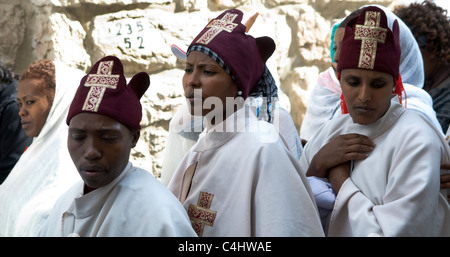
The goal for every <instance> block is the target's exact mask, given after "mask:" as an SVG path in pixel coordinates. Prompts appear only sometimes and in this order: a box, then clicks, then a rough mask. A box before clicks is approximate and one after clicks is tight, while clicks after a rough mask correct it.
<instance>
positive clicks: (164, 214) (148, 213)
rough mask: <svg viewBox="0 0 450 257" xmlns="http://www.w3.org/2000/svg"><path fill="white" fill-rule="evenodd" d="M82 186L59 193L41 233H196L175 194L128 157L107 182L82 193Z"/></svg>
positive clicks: (174, 234)
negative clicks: (121, 170) (124, 166)
mask: <svg viewBox="0 0 450 257" xmlns="http://www.w3.org/2000/svg"><path fill="white" fill-rule="evenodd" d="M83 187H84V183H83V182H82V181H80V183H77V184H75V185H74V186H73V187H72V188H71V189H70V190H69V191H67V192H66V193H65V194H64V195H63V196H61V198H60V199H58V201H57V202H56V204H55V206H54V208H53V210H52V211H51V213H50V217H49V219H48V220H47V223H46V224H45V226H44V228H43V230H42V231H41V233H40V236H81V237H88V236H89V237H95V236H97V237H105V236H108V237H114V236H118V237H130V236H196V234H195V232H194V230H193V229H192V227H191V224H190V221H189V218H188V216H187V214H186V211H185V210H184V208H183V206H182V205H181V204H180V202H179V201H178V200H177V199H176V198H175V197H174V196H173V194H172V193H171V192H170V191H169V190H167V188H165V187H164V185H162V184H161V183H160V182H159V181H157V180H156V179H155V178H154V177H153V176H152V175H151V174H150V173H149V172H147V171H145V170H143V169H140V168H137V167H133V165H132V164H131V162H129V163H128V165H127V167H126V168H125V170H124V171H123V172H122V173H121V174H120V175H119V176H118V177H117V178H116V179H114V180H113V181H112V182H111V183H109V184H108V185H106V186H103V187H101V188H98V189H96V190H94V191H91V192H89V193H88V194H85V195H83Z"/></svg>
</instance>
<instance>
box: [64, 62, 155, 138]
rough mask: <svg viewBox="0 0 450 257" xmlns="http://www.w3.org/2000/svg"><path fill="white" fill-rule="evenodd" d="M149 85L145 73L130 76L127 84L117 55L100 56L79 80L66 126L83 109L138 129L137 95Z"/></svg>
mask: <svg viewBox="0 0 450 257" xmlns="http://www.w3.org/2000/svg"><path fill="white" fill-rule="evenodd" d="M149 86H150V77H149V76H148V74H147V73H146V72H140V73H138V74H136V75H134V76H133V77H132V78H131V80H130V82H129V83H128V84H127V82H126V79H125V75H124V73H123V65H122V62H121V61H120V60H119V58H117V57H115V56H107V57H104V58H102V59H101V60H99V61H98V62H97V63H95V64H94V66H93V67H92V69H91V71H90V72H89V73H88V74H87V75H86V76H84V77H83V78H82V79H81V82H80V86H79V87H78V90H77V92H76V94H75V97H74V98H73V101H72V104H71V105H70V109H69V113H68V115H67V120H66V122H67V125H69V124H70V120H71V119H72V117H74V116H75V115H77V114H79V113H82V112H86V113H98V114H102V115H105V116H108V117H110V118H113V119H115V120H117V121H119V122H120V123H122V124H123V125H125V126H126V127H128V128H130V129H140V122H141V118H142V106H141V103H140V98H141V97H142V95H144V93H145V91H146V90H147V89H148V87H149Z"/></svg>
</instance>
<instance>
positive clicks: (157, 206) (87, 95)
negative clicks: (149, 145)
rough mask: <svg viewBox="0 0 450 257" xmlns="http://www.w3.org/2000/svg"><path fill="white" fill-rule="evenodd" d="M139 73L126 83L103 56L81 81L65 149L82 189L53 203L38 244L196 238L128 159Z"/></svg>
mask: <svg viewBox="0 0 450 257" xmlns="http://www.w3.org/2000/svg"><path fill="white" fill-rule="evenodd" d="M149 85H150V78H149V76H148V75H147V73H145V72H141V73H138V74H136V75H135V76H133V78H131V80H130V81H129V83H128V84H127V83H126V79H125V76H124V73H123V66H122V63H121V61H120V60H119V59H118V58H117V57H115V56H107V57H104V58H102V59H101V60H99V61H98V62H97V63H95V65H94V66H93V67H92V69H91V71H90V72H89V74H88V75H86V76H84V77H83V79H81V82H80V85H79V87H78V90H77V92H76V94H75V97H74V98H73V101H72V104H71V105H70V109H69V113H68V115H67V119H66V122H67V125H69V133H68V137H67V148H68V149H69V153H70V156H71V158H72V160H73V163H74V164H75V167H76V168H77V170H78V173H79V175H80V177H81V178H82V180H81V181H79V182H78V183H76V184H75V185H73V186H72V187H70V188H68V190H67V192H65V193H64V194H63V195H62V196H61V197H60V198H59V199H58V201H57V202H56V203H55V206H54V207H53V209H52V211H51V213H50V215H49V218H48V220H47V223H46V225H45V226H44V228H43V229H42V231H41V233H40V235H41V236H82V237H95V236H195V233H194V231H193V230H192V227H191V226H190V222H189V219H188V217H187V215H186V212H185V211H184V209H183V206H181V204H180V203H179V202H178V200H177V199H176V198H175V197H174V196H173V194H172V193H171V192H170V191H169V190H167V188H165V187H164V186H163V185H162V184H161V183H159V182H158V181H157V180H156V179H155V178H154V177H153V176H152V175H151V173H149V172H148V171H146V170H143V169H141V168H138V167H133V165H132V163H131V162H130V161H129V158H130V151H131V148H133V147H134V146H135V145H136V143H137V141H138V139H139V133H140V121H141V118H142V106H141V104H140V101H139V100H140V98H141V97H142V95H143V94H144V93H145V91H146V90H147V88H148V87H149Z"/></svg>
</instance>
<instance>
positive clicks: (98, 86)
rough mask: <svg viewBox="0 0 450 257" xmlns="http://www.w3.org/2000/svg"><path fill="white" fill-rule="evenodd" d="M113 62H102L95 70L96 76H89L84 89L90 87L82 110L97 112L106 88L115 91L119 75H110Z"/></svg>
mask: <svg viewBox="0 0 450 257" xmlns="http://www.w3.org/2000/svg"><path fill="white" fill-rule="evenodd" d="M113 66H114V61H112V60H111V61H102V62H100V65H99V66H98V69H97V74H89V75H88V77H87V79H86V83H85V84H84V86H85V87H90V88H91V89H90V90H89V93H88V95H87V97H86V101H85V102H84V105H83V108H82V110H84V111H92V112H97V111H98V107H99V106H100V104H101V102H102V99H103V95H104V94H105V91H106V89H107V88H109V89H116V88H117V85H118V84H119V75H112V74H111V73H112V68H113Z"/></svg>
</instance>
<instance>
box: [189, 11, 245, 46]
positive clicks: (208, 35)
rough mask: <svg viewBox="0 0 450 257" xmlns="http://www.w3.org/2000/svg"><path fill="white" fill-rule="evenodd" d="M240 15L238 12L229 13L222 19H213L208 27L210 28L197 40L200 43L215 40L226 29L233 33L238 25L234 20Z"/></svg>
mask: <svg viewBox="0 0 450 257" xmlns="http://www.w3.org/2000/svg"><path fill="white" fill-rule="evenodd" d="M237 17H238V15H237V14H233V13H227V14H225V15H224V16H223V17H222V19H220V20H212V21H211V22H210V24H209V25H208V26H206V27H207V28H210V29H209V30H208V31H206V32H205V33H204V34H203V36H202V37H201V38H199V39H198V40H197V42H196V43H198V44H205V45H207V44H209V42H211V40H213V39H214V38H215V37H216V36H217V35H218V34H219V33H220V32H222V31H226V32H228V33H231V32H232V31H233V30H234V28H236V27H237V25H238V24H237V23H233V21H234V20H235V19H236V18H237Z"/></svg>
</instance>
